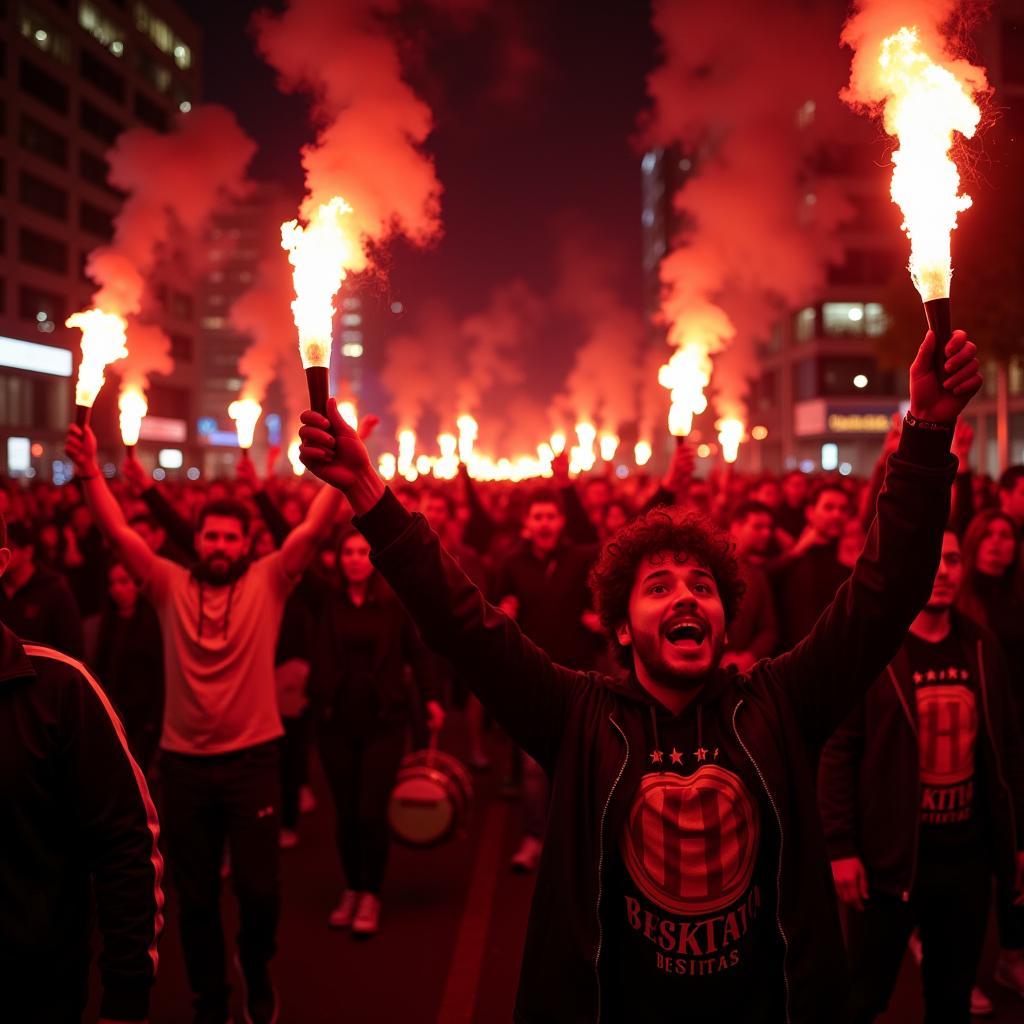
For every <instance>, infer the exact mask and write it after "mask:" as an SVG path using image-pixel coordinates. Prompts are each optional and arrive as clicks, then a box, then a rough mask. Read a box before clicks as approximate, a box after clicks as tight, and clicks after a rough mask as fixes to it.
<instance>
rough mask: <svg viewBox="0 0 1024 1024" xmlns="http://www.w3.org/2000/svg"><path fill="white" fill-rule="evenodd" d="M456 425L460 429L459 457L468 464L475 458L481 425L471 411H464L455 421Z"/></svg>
mask: <svg viewBox="0 0 1024 1024" xmlns="http://www.w3.org/2000/svg"><path fill="white" fill-rule="evenodd" d="M455 426H456V427H458V430H459V459H460V460H461V461H462V462H464V463H465V464H466V465H467V466H468V465H469V463H470V461H471V460H472V458H473V446H474V445H475V444H476V439H477V435H478V433H479V431H480V427H479V425H478V424H477V422H476V420H475V419H474V418H473V417H472V416H470V415H469V413H463V414H462V415H461V416H460V417H459V418H458V419H457V420H456V421H455Z"/></svg>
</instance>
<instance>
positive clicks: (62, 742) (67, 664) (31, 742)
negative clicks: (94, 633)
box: [0, 624, 163, 1021]
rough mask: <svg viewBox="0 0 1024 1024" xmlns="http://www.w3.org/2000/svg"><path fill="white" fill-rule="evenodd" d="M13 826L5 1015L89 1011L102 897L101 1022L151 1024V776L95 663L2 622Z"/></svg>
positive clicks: (0, 791) (4, 737)
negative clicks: (58, 1008) (92, 668)
mask: <svg viewBox="0 0 1024 1024" xmlns="http://www.w3.org/2000/svg"><path fill="white" fill-rule="evenodd" d="M0 822H2V825H0V1018H2V1019H3V1020H4V1021H7V1020H10V1021H42V1020H51V1019H54V1018H53V1016H52V1015H51V1014H50V1013H48V1012H47V1011H46V1009H45V1007H46V1006H47V1005H48V1001H49V1000H51V999H53V1000H56V999H60V1000H63V1005H64V1006H66V1007H68V1008H69V1009H70V1008H71V1007H73V1006H74V1004H75V1003H76V1002H78V1003H79V1004H80V1006H84V1003H85V985H86V978H87V975H88V966H89V958H90V936H91V932H92V910H91V902H92V901H93V900H94V901H95V910H96V918H97V922H98V924H99V930H100V933H101V934H102V936H103V949H102V952H101V954H100V958H99V968H100V980H101V983H102V987H103V996H102V1000H101V1004H100V1015H101V1016H103V1017H109V1018H111V1019H113V1020H125V1021H134V1020H140V1021H141V1020H143V1019H145V1018H146V1016H147V1015H148V1007H149V993H150V988H151V986H152V984H153V980H154V977H155V975H156V968H157V948H156V943H157V938H158V936H159V934H160V931H161V929H162V927H163V891H162V889H161V877H162V874H163V860H162V858H161V856H160V852H159V850H158V848H157V838H158V835H159V827H158V825H157V818H156V809H155V808H154V807H153V803H152V800H151V799H150V796H149V790H148V789H147V787H146V780H145V778H144V777H143V775H142V772H141V770H140V769H139V767H138V765H137V764H136V763H135V762H134V761H133V760H132V758H131V756H130V755H129V753H128V746H127V742H126V740H125V735H124V730H123V729H122V727H121V723H120V722H119V721H118V719H117V716H116V715H115V714H114V711H113V708H112V707H111V705H110V701H109V700H108V699H107V697H106V696H105V695H104V693H103V691H102V690H101V689H100V687H99V685H98V684H97V682H96V680H95V679H93V678H92V676H90V675H89V673H88V671H87V670H86V669H85V667H84V666H83V665H81V664H80V663H79V662H77V661H75V660H74V659H72V658H69V657H67V655H64V654H60V653H58V652H57V651H54V650H52V649H51V648H49V647H40V646H34V645H24V646H23V645H22V643H21V642H20V641H19V640H18V639H17V638H16V637H15V636H14V634H13V633H11V631H10V630H9V629H7V628H6V627H5V626H3V625H2V624H0ZM71 1012H73V1010H72V1011H71ZM59 1019H60V1020H65V1019H71V1018H68V1017H65V1016H61V1017H60V1018H59Z"/></svg>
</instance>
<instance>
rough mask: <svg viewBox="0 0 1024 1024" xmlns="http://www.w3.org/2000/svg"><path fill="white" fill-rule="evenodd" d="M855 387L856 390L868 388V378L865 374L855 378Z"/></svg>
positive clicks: (859, 374)
mask: <svg viewBox="0 0 1024 1024" xmlns="http://www.w3.org/2000/svg"><path fill="white" fill-rule="evenodd" d="M853 386H854V387H855V388H866V387H867V386H868V379H867V377H865V376H864V374H863V373H858V374H857V376H856V377H854V378H853Z"/></svg>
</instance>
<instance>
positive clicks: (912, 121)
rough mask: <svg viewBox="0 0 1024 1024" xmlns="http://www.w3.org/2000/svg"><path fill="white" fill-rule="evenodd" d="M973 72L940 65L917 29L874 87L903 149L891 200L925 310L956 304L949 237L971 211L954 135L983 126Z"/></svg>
mask: <svg viewBox="0 0 1024 1024" xmlns="http://www.w3.org/2000/svg"><path fill="white" fill-rule="evenodd" d="M957 63H958V64H962V62H957ZM968 68H969V66H968ZM961 70H962V71H963V70H964V69H963V68H961ZM969 72H970V75H968V74H966V73H965V74H963V75H962V77H958V76H957V75H956V74H954V72H953V70H951V69H950V68H949V67H944V66H942V65H940V64H937V63H936V62H935V61H934V60H933V59H932V57H931V56H930V55H929V54H928V53H926V52H925V50H924V47H923V46H922V45H921V41H920V39H919V33H918V30H917V28H916V27H907V26H904V27H903V28H901V29H899V31H897V32H894V33H893V34H892V35H890V36H888V37H887V38H886V39H884V40H883V41H882V44H881V49H880V52H879V54H878V65H877V81H876V82H875V83H874V85H875V86H876V88H877V89H878V90H879V91H880V92H881V93H882V94H883V95H884V100H883V101H882V102H883V103H884V107H885V109H884V115H883V123H884V126H885V130H886V132H888V134H889V135H893V136H895V137H896V139H897V140H898V142H899V148H898V149H897V150H896V151H895V152H894V153H893V155H892V164H893V171H892V186H891V195H892V200H893V202H894V203H896V204H897V205H898V206H899V208H900V210H901V211H902V213H903V230H904V231H905V232H906V233H907V235H908V237H909V238H910V267H909V269H910V276H911V277H912V278H913V281H914V285H915V286H916V287H917V290H918V292H920V295H921V299H922V300H923V301H925V302H927V301H929V300H931V299H942V298H948V297H949V284H950V279H951V277H952V266H951V262H950V251H949V250H950V234H951V232H952V231H953V229H954V228H955V227H956V221H957V214H958V213H962V212H963V211H964V210H966V209H968V208H969V207H970V205H971V197H970V196H969V195H966V194H961V193H960V174H959V171H958V170H957V166H956V164H955V163H954V162H953V161H952V159H950V155H949V153H950V149H951V148H952V146H953V133H954V132H959V133H960V135H962V136H963V137H964V138H967V139H970V138H972V137H973V136H974V133H975V131H976V130H977V127H978V122H979V121H980V120H981V110H980V109H979V107H978V105H977V104H976V103H975V102H974V100H973V98H972V92H973V91H975V90H977V89H979V87H983V78H982V79H981V84H980V86H979V73H978V69H975V68H969Z"/></svg>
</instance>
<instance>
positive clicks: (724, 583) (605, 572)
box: [589, 506, 746, 668]
mask: <svg viewBox="0 0 1024 1024" xmlns="http://www.w3.org/2000/svg"><path fill="white" fill-rule="evenodd" d="M659 551H672V552H674V553H675V555H676V557H679V556H680V555H685V556H686V558H687V559H688V560H689V559H694V560H695V561H697V562H699V563H700V564H701V565H703V566H705V567H706V568H707V569H708V570H709V571H710V572H711V575H712V576H714V578H715V583H716V584H717V586H718V595H719V597H720V598H721V600H722V607H723V608H724V609H725V620H726V622H731V621H732V620H733V619H734V618H735V616H736V612H737V610H738V609H739V606H740V601H741V600H742V599H743V591H744V590H745V589H746V585H745V584H744V582H743V577H742V574H741V572H740V567H739V563H738V562H737V560H736V556H735V555H734V554H733V546H732V541H731V540H730V539H729V537H728V536H727V535H726V534H725V533H723V532H722V531H721V530H720V529H718V527H717V526H715V524H714V523H713V522H712V521H711V520H710V519H708V518H707V516H702V515H697V514H696V513H693V512H690V513H687V512H683V511H681V510H680V509H676V508H670V507H665V506H660V507H658V508H655V509H652V510H651V511H650V512H647V513H645V514H644V515H642V516H638V517H637V518H636V519H634V520H633V521H632V522H630V523H627V524H626V525H625V526H624V527H623V528H622V529H621V530H619V531H618V533H616V534H615V536H614V537H612V538H611V540H609V541H608V542H607V543H606V544H605V546H604V548H603V549H602V551H601V555H600V557H599V558H598V560H597V562H596V563H595V564H594V567H593V568H592V569H591V570H590V580H589V582H590V590H591V593H592V594H593V595H594V606H595V610H596V611H597V614H598V617H599V618H600V620H601V626H602V627H603V629H604V633H605V637H606V638H607V639H608V643H609V644H610V645H611V649H612V651H613V652H614V654H615V657H616V658H617V659H618V661H619V663H620V664H622V665H623V666H624V667H626V668H631V667H632V665H633V654H632V650H631V648H629V647H623V646H622V645H621V644H620V643H619V642H618V638H617V637H616V635H615V630H616V628H617V627H618V626H620V625H621V624H622V623H623V622H626V621H627V620H628V619H629V596H630V594H631V593H632V591H633V584H634V583H635V582H636V574H637V569H638V568H639V567H640V563H641V562H643V560H644V559H645V558H646V557H647V556H649V555H653V554H657V553H658V552H659Z"/></svg>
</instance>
